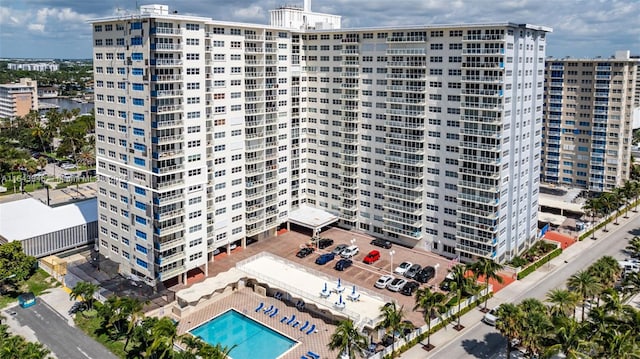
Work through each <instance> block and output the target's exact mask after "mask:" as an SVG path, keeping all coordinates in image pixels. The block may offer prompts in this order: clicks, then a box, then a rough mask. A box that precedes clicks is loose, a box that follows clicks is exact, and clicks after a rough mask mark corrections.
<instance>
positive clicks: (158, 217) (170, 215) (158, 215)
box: [154, 208, 185, 221]
mask: <svg viewBox="0 0 640 359" xmlns="http://www.w3.org/2000/svg"><path fill="white" fill-rule="evenodd" d="M184 212H185V211H184V208H180V209H176V210H173V211H166V212H162V213H156V214H155V216H154V217H155V219H156V220H157V221H166V220H167V219H171V218H175V217H179V216H183V215H184Z"/></svg>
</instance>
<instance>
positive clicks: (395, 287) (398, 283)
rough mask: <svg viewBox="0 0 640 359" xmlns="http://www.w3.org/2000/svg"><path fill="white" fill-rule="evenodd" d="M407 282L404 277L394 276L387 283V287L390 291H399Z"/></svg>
mask: <svg viewBox="0 0 640 359" xmlns="http://www.w3.org/2000/svg"><path fill="white" fill-rule="evenodd" d="M405 284H407V280H406V279H404V278H395V279H394V280H392V281H391V282H389V284H387V289H389V290H390V291H392V292H397V291H399V290H400V289H401V288H402V287H404V285H405Z"/></svg>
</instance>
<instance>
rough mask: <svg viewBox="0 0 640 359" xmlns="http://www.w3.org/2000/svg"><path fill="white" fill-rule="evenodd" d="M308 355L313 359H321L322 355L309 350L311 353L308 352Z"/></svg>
mask: <svg viewBox="0 0 640 359" xmlns="http://www.w3.org/2000/svg"><path fill="white" fill-rule="evenodd" d="M307 355H308V356H310V357H312V358H313V359H320V355H318V354H316V353H314V352H312V351H311V350H309V351H308V352H307Z"/></svg>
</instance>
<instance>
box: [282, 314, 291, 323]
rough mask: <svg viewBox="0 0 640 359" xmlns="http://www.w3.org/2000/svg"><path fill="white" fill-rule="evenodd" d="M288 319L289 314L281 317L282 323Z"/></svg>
mask: <svg viewBox="0 0 640 359" xmlns="http://www.w3.org/2000/svg"><path fill="white" fill-rule="evenodd" d="M287 319H289V318H287V316H286V315H285V316H284V317H282V319H280V323H284V322H286V321H287Z"/></svg>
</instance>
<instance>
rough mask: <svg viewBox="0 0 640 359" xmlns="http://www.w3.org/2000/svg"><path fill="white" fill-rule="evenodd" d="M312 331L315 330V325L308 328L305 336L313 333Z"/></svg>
mask: <svg viewBox="0 0 640 359" xmlns="http://www.w3.org/2000/svg"><path fill="white" fill-rule="evenodd" d="M314 330H316V325H315V324H311V328H309V330H307V335H309V334H311V333H313V331H314Z"/></svg>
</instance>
